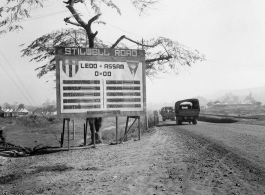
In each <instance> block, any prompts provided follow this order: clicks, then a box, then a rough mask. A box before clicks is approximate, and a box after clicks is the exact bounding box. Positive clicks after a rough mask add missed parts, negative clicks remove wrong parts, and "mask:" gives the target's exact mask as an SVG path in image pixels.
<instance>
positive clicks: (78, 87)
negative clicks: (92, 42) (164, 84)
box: [56, 47, 146, 118]
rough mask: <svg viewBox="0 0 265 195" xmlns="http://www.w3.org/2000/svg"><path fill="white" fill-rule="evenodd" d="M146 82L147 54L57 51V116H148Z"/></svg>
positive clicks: (101, 49)
mask: <svg viewBox="0 0 265 195" xmlns="http://www.w3.org/2000/svg"><path fill="white" fill-rule="evenodd" d="M145 79H146V78H145V53H144V51H143V50H129V49H109V48H106V49H105V48H76V47H57V48H56V95H57V114H58V115H59V116H60V117H61V118H73V117H80V118H91V117H106V116H141V115H145V113H146V80H145Z"/></svg>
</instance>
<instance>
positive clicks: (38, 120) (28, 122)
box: [17, 115, 50, 127]
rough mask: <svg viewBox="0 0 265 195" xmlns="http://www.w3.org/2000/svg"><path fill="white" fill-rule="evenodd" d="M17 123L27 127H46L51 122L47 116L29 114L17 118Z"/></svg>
mask: <svg viewBox="0 0 265 195" xmlns="http://www.w3.org/2000/svg"><path fill="white" fill-rule="evenodd" d="M17 124H18V125H22V126H26V127H45V126H48V125H49V124H50V122H49V120H48V118H47V117H44V116H37V115H28V116H23V117H20V118H17Z"/></svg>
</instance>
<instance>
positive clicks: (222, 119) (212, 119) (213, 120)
mask: <svg viewBox="0 0 265 195" xmlns="http://www.w3.org/2000/svg"><path fill="white" fill-rule="evenodd" d="M198 121H204V122H209V123H235V122H238V120H237V119H235V118H228V117H215V116H199V118H198Z"/></svg>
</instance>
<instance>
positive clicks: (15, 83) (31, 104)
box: [0, 63, 32, 106]
mask: <svg viewBox="0 0 265 195" xmlns="http://www.w3.org/2000/svg"><path fill="white" fill-rule="evenodd" d="M0 65H1V66H2V68H3V69H4V71H5V72H6V73H7V75H8V76H9V78H10V79H11V80H12V81H13V83H14V84H15V85H16V86H17V88H18V89H19V91H20V92H21V93H22V95H23V96H24V97H25V98H26V99H27V101H28V102H29V104H30V105H31V106H32V104H31V103H30V101H29V100H28V98H27V97H26V96H25V95H24V93H23V92H22V91H21V89H20V88H19V86H18V85H17V84H16V82H15V81H14V80H13V79H12V77H11V76H10V75H9V73H8V72H7V71H6V69H5V68H4V66H3V65H2V64H1V63H0Z"/></svg>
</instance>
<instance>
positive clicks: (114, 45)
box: [111, 35, 159, 48]
mask: <svg viewBox="0 0 265 195" xmlns="http://www.w3.org/2000/svg"><path fill="white" fill-rule="evenodd" d="M122 39H127V40H128V41H131V42H133V43H135V44H137V45H140V46H144V47H155V46H157V45H158V44H159V42H157V43H155V44H154V45H145V44H142V43H139V42H137V41H134V40H132V39H130V38H128V37H126V36H125V35H122V36H121V37H120V38H119V39H118V40H117V41H116V42H115V43H114V44H113V45H112V46H111V48H115V47H116V46H117V45H118V44H119V42H121V41H122Z"/></svg>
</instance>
